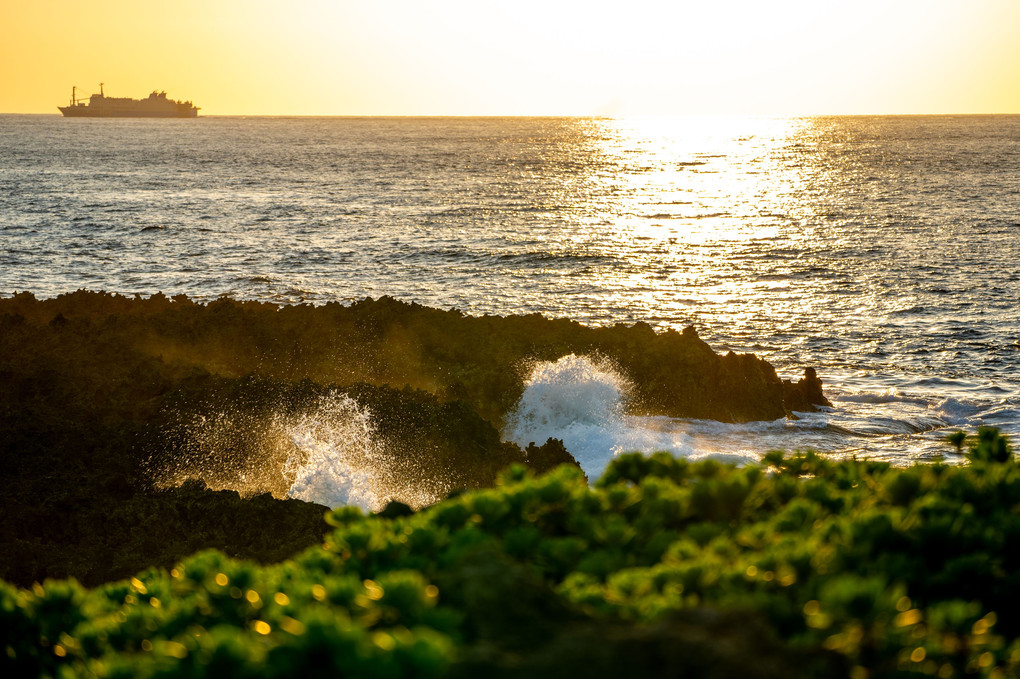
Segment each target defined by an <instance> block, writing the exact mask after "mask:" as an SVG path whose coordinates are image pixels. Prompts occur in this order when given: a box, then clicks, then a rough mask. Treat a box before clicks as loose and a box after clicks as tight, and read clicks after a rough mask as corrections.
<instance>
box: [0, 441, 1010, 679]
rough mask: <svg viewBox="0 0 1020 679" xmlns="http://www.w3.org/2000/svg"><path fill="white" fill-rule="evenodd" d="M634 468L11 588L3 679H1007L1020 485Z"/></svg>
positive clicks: (928, 476)
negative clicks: (117, 572)
mask: <svg viewBox="0 0 1020 679" xmlns="http://www.w3.org/2000/svg"><path fill="white" fill-rule="evenodd" d="M999 441H1004V439H1003V438H1002V437H1001V436H1000V435H998V433H997V432H993V433H979V434H978V436H977V438H976V440H975V442H974V444H973V448H972V450H977V451H990V454H986V453H985V452H975V454H973V455H972V463H971V464H970V465H967V466H947V465H944V464H941V463H936V464H930V465H917V466H914V467H910V468H904V469H897V468H891V467H889V466H888V465H885V464H881V463H875V462H869V461H858V460H844V461H833V460H828V459H826V458H823V457H821V456H818V455H816V454H813V453H797V454H794V455H790V456H785V455H781V454H778V453H776V454H770V455H769V456H768V457H767V459H766V466H763V467H756V466H749V467H744V468H734V467H730V466H725V465H720V464H718V463H714V462H709V461H705V462H698V463H690V462H688V461H686V460H682V459H675V458H673V457H671V456H668V455H664V454H657V455H652V456H648V457H644V456H640V455H623V456H620V457H619V458H618V459H617V460H616V461H615V462H614V463H613V464H612V465H611V466H610V468H609V470H608V471H607V473H606V475H605V476H604V477H603V478H602V479H600V480H599V482H598V483H597V484H596V485H595V486H594V487H592V486H589V485H588V483H587V482H586V480H585V479H584V477H583V475H581V474H580V473H579V471H578V470H577V469H576V468H570V467H562V468H559V469H557V470H555V471H553V472H551V473H548V474H545V475H542V476H535V475H534V474H533V472H531V471H529V470H527V469H526V468H524V467H521V466H517V467H513V468H511V469H509V470H508V471H507V472H506V473H504V474H503V475H502V476H501V477H500V478H499V480H498V482H497V485H496V487H494V488H492V489H488V490H477V491H470V492H465V493H461V494H459V495H457V496H456V497H453V498H450V499H448V500H446V501H444V502H441V503H438V504H436V505H434V506H432V507H428V508H426V509H423V510H421V511H418V512H415V513H406V512H397V513H396V514H397V515H395V516H392V517H384V516H380V515H364V514H362V513H361V512H359V511H357V510H353V509H349V508H343V509H339V510H336V511H335V512H332V513H331V514H330V516H329V517H328V520H329V523H330V525H331V526H333V530H332V532H331V533H329V535H327V537H326V539H325V541H324V543H323V544H322V545H321V546H316V547H313V548H310V549H308V550H306V551H305V552H304V553H302V554H301V555H299V556H297V557H296V558H294V559H293V560H290V561H285V562H283V563H280V564H277V565H264V566H259V565H256V564H253V563H250V562H245V561H238V560H235V559H232V558H228V557H226V556H224V555H223V554H221V553H219V552H215V551H210V552H203V553H199V554H196V555H195V556H192V557H190V558H188V559H186V560H184V561H183V562H181V563H179V564H178V565H177V566H175V567H174V568H173V569H172V570H171V571H169V572H167V571H164V570H160V569H152V570H149V571H146V572H144V573H141V574H139V575H138V576H137V577H136V578H132V579H130V580H126V581H121V582H117V583H112V584H109V585H105V586H103V587H101V588H98V589H93V590H85V589H83V588H81V587H80V586H79V585H77V583H75V582H74V581H48V582H46V583H44V584H43V585H36V586H35V587H33V588H32V589H30V590H17V589H14V588H11V587H9V586H3V587H0V638H2V639H3V640H4V641H3V643H4V644H5V646H6V647H5V649H4V650H5V655H0V664H2V665H4V667H2V668H0V671H2V672H3V674H4V676H40V675H53V676H55V675H57V674H60V673H62V672H63V673H65V674H67V675H68V676H70V675H77V674H85V673H90V674H95V675H96V676H107V677H109V676H143V677H145V676H151V677H164V676H214V675H217V674H219V675H229V676H251V677H263V676H278V675H280V676H282V675H288V676H295V675H300V676H304V675H305V674H320V673H321V674H325V673H332V674H342V675H343V676H364V677H404V676H423V677H427V676H454V677H460V676H464V677H467V676H482V675H484V676H500V677H502V676H507V677H510V676H514V677H518V676H519V677H530V676H562V675H563V674H564V673H566V672H568V671H569V672H583V673H585V674H590V675H594V676H619V675H620V674H624V675H627V676H664V675H687V676H699V677H841V676H842V677H864V676H868V677H911V676H919V677H920V676H937V677H970V676H980V677H989V678H992V677H1006V676H1016V674H1017V672H1018V671H1020V613H1018V612H1020V579H1018V578H1017V577H1016V574H1017V572H1018V571H1020V550H1017V549H1015V548H1013V545H1015V544H1016V540H1017V539H1018V538H1020V467H1018V465H1017V464H1016V463H1015V462H1014V461H1013V458H1012V456H1007V457H1005V458H1003V457H1002V456H1000V455H999V454H998V452H997V451H1000V450H1003V449H1004V450H1007V451H1008V445H1006V444H1005V443H1003V444H1002V446H1005V448H1003V447H1000V444H999V443H998V442H999Z"/></svg>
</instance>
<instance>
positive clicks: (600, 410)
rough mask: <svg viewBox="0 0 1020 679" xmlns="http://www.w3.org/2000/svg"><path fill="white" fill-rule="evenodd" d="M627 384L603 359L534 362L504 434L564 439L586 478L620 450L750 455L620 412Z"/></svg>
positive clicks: (741, 459)
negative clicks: (702, 444) (698, 442)
mask: <svg viewBox="0 0 1020 679" xmlns="http://www.w3.org/2000/svg"><path fill="white" fill-rule="evenodd" d="M628 390H629V384H628V382H627V380H626V379H625V378H623V377H622V376H621V375H620V374H619V372H618V371H617V370H616V369H614V367H613V366H612V365H611V364H609V363H608V362H607V361H601V360H597V359H592V358H590V357H586V356H576V355H574V354H571V355H569V356H564V357H563V358H560V359H559V360H558V361H555V362H541V363H537V364H536V365H535V366H534V368H533V369H532V371H531V376H530V377H529V378H528V382H527V386H526V387H525V390H524V394H523V395H522V396H521V400H520V402H519V403H518V404H517V408H516V409H515V410H514V412H513V413H511V414H510V416H509V417H508V418H507V426H506V429H505V431H504V436H505V438H507V439H508V440H510V441H513V442H515V443H517V444H518V445H520V446H522V447H524V446H527V445H528V443H530V442H535V443H544V442H545V441H546V440H547V439H549V438H557V439H561V440H562V441H563V444H564V445H565V446H566V448H567V450H568V451H569V452H570V454H571V455H573V456H574V459H576V460H577V461H578V463H579V464H580V465H581V468H582V469H583V470H584V472H585V474H587V475H588V478H589V479H590V480H591V481H595V480H596V479H598V477H599V476H601V475H602V473H603V472H604V471H605V469H606V466H607V465H608V464H609V463H610V461H612V459H613V458H614V457H615V456H616V455H619V454H620V453H623V452H630V451H637V452H643V453H651V452H655V451H666V452H669V453H672V454H674V455H677V456H680V457H690V458H693V459H700V458H704V457H713V458H717V459H720V460H721V461H725V462H735V463H745V462H748V461H749V460H752V459H755V458H754V456H751V455H746V454H742V453H731V452H729V451H717V450H712V449H701V448H696V447H695V446H694V445H693V444H692V439H691V437H690V436H689V435H688V434H687V433H685V432H684V431H683V430H681V429H680V428H679V427H678V426H677V425H678V424H679V421H677V420H671V419H669V418H649V417H634V416H629V415H626V414H625V405H626V399H627V392H628Z"/></svg>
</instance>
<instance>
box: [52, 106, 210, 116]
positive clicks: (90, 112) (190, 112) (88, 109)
mask: <svg viewBox="0 0 1020 679" xmlns="http://www.w3.org/2000/svg"><path fill="white" fill-rule="evenodd" d="M57 108H58V109H59V110H60V112H61V113H62V114H64V117H65V118H197V117H198V109H197V108H195V107H190V108H181V109H177V110H168V111H146V110H131V109H112V108H108V109H95V107H93V106H58V107H57Z"/></svg>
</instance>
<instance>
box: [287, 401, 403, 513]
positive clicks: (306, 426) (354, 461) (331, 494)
mask: <svg viewBox="0 0 1020 679" xmlns="http://www.w3.org/2000/svg"><path fill="white" fill-rule="evenodd" d="M279 420H281V421H279V422H278V427H279V428H280V429H281V430H282V431H283V432H285V435H286V437H287V440H288V441H289V443H290V445H291V446H292V450H291V453H290V455H289V456H288V457H287V461H286V462H285V463H284V469H283V471H284V474H285V476H287V477H288V478H291V477H293V479H294V480H293V482H292V483H291V486H290V489H289V490H288V491H287V497H292V498H297V499H299V500H305V501H307V502H315V503H318V504H321V505H326V506H328V507H331V508H336V507H339V506H341V505H355V506H358V507H361V508H362V509H365V510H367V511H378V510H379V509H382V507H383V505H384V504H385V499H384V498H385V496H384V495H383V493H382V488H381V487H380V485H381V483H380V481H381V479H380V478H379V472H380V471H381V470H383V469H385V468H386V466H387V465H386V460H385V457H386V455H385V451H384V449H383V447H382V445H381V444H380V443H379V440H378V437H377V435H376V431H375V427H374V426H373V424H372V417H371V413H370V412H369V411H368V409H367V408H363V407H362V406H360V405H358V403H357V402H356V401H355V400H354V399H352V398H351V397H349V396H346V395H332V396H328V397H324V398H323V399H321V401H320V403H319V407H318V408H315V409H314V410H312V411H311V412H307V413H302V414H300V415H297V416H293V417H280V418H279Z"/></svg>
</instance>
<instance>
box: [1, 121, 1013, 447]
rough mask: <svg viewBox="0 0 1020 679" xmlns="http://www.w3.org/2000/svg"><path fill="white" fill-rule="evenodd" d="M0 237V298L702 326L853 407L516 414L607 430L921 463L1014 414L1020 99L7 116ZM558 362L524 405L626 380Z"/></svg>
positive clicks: (670, 442) (661, 442) (587, 434)
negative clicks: (811, 378) (904, 112)
mask: <svg viewBox="0 0 1020 679" xmlns="http://www.w3.org/2000/svg"><path fill="white" fill-rule="evenodd" d="M0 234H2V240H0V294H2V295H11V294H13V293H14V292H15V291H20V290H29V291H31V292H33V293H34V294H35V295H36V296H39V297H51V296H55V295H58V294H60V293H63V292H68V291H73V290H76V289H78V288H87V289H91V290H107V291H112V292H119V293H125V294H132V293H140V294H142V295H148V294H151V293H154V292H156V291H162V292H164V293H166V294H168V295H172V294H177V293H185V294H187V295H189V296H191V297H193V298H197V299H200V300H211V299H214V298H216V297H218V296H220V295H230V296H232V297H235V298H239V299H260V300H267V301H274V302H284V303H295V302H310V303H316V304H318V303H323V302H327V301H333V300H338V301H342V302H346V301H351V300H354V299H359V298H364V297H366V296H371V297H377V296H380V295H384V294H386V295H392V296H394V297H397V298H400V299H404V300H413V301H417V302H420V303H423V304H428V305H431V306H437V307H441V308H453V307H456V308H459V309H461V310H463V311H466V312H469V313H472V314H483V313H496V314H519V313H532V312H539V313H543V314H546V315H548V316H557V317H567V318H572V319H575V320H578V321H581V322H584V323H589V324H611V323H616V322H624V323H633V322H635V321H639V320H643V321H647V322H649V323H651V324H652V325H654V326H656V327H658V328H667V327H672V328H682V327H684V326H687V325H690V324H693V325H695V326H696V327H697V328H698V330H699V332H700V333H701V336H702V337H703V338H704V339H706V340H707V341H708V342H709V343H710V344H711V345H712V346H713V348H715V349H716V350H718V351H725V350H729V349H732V350H735V351H741V352H743V351H752V352H754V353H756V354H758V355H760V356H763V357H764V358H766V359H768V360H769V361H771V362H772V363H773V364H774V365H775V366H776V367H777V369H778V371H779V373H780V375H782V376H784V377H798V376H799V375H800V374H801V372H802V370H803V367H804V366H814V367H816V368H817V370H818V372H819V375H820V376H821V377H822V379H823V380H824V382H825V386H826V391H827V393H828V394H829V396H830V398H831V399H832V400H833V402H834V405H835V406H836V407H835V409H834V410H833V411H832V412H827V413H820V414H812V415H806V416H804V417H803V418H802V419H799V420H795V421H777V422H771V423H752V424H748V425H739V426H736V425H720V424H718V423H712V422H690V421H676V420H667V419H664V418H640V417H623V418H622V419H620V418H619V417H617V415H616V414H612V413H616V411H615V410H613V407H611V404H610V406H606V407H609V410H608V411H607V410H604V409H603V410H599V408H595V409H594V410H593V411H592V412H590V413H587V414H577V413H576V412H575V413H574V414H573V415H571V416H570V417H573V418H574V420H573V421H566V420H564V421H557V420H555V418H554V419H552V420H550V419H549V418H544V419H542V418H539V419H541V420H542V422H543V423H544V424H543V425H542V426H543V427H545V429H541V431H539V430H534V431H524V432H523V433H521V432H518V434H519V435H520V436H527V435H529V434H530V435H536V434H540V433H544V432H546V431H548V433H551V434H556V433H558V434H560V435H562V436H563V437H564V438H565V439H568V448H569V447H570V445H571V443H570V440H573V441H574V443H573V445H574V446H575V448H577V449H580V448H581V447H583V446H587V447H586V448H585V451H586V452H585V453H584V454H585V455H587V454H593V455H596V457H598V452H597V451H601V450H610V451H612V450H621V449H626V448H646V449H648V448H666V449H670V450H674V451H675V452H677V454H684V455H706V454H708V455H724V454H733V455H736V456H737V457H739V458H744V459H746V458H752V459H753V458H755V457H757V456H760V455H761V453H763V452H764V451H767V450H769V449H773V448H785V449H793V448H801V447H813V448H816V449H819V450H823V451H827V452H830V453H833V454H841V455H849V454H856V455H867V456H872V457H880V458H883V459H889V460H893V461H895V462H897V463H901V464H902V463H909V462H910V461H911V460H914V459H917V458H928V457H931V456H933V455H935V454H937V453H939V452H948V449H947V448H946V447H945V446H944V445H943V444H941V443H940V439H941V437H942V436H944V435H945V433H946V432H947V431H949V430H952V429H955V428H958V427H964V428H967V429H973V428H975V427H976V426H978V425H980V424H990V425H994V426H998V427H1000V428H1002V429H1003V430H1005V431H1007V432H1008V433H1011V434H1013V435H1014V436H1016V435H1017V434H1020V117H1017V116H989V117H863V118H862V117H845V118H844V117H826V118H779V119H690V118H687V119H648V120H597V119H570V118H556V119H548V118H506V119H500V118H483V119H402V118H293V119H287V118H252V119H245V118H200V119H197V120H131V119H125V120H72V119H63V118H60V117H57V116H0ZM547 368H548V369H546V370H545V371H544V372H543V373H542V377H541V379H539V378H538V377H537V376H536V381H535V384H534V385H533V386H534V389H533V390H532V391H530V392H529V394H528V398H530V399H532V401H529V403H530V405H529V404H522V410H523V409H526V407H527V408H531V409H532V410H533V411H535V412H537V411H541V410H542V409H543V408H548V407H549V405H550V404H549V402H548V400H544V401H543V400H542V399H549V398H556V397H557V396H556V394H558V393H561V392H562V393H565V394H567V395H568V396H566V397H568V398H576V397H577V390H578V389H581V390H582V391H584V390H586V389H592V390H594V393H598V394H604V393H606V391H605V385H606V384H607V383H611V384H617V382H616V381H615V379H616V378H615V377H612V376H610V377H606V376H605V373H599V372H598V371H595V373H592V371H591V370H587V369H578V368H577V366H572V367H571V366H560V367H559V368H558V369H554V368H555V366H553V367H549V366H547ZM550 370H551V372H550ZM592 374H596V375H601V377H599V376H597V377H596V378H595V379H594V381H591V382H590V383H581V384H578V383H577V381H578V380H582V381H583V380H586V379H587V380H591V379H592V378H591V375H592ZM585 375H587V376H585ZM557 380H558V382H557ZM607 380H608V381H607ZM550 385H552V386H550ZM557 385H558V386H557ZM561 387H562V388H561ZM622 396H623V395H622V394H621V397H622ZM599 398H602V397H601V396H600V397H599ZM611 400H612V399H610V401H611ZM596 401H598V399H596ZM599 402H600V403H601V401H599ZM599 407H600V408H601V407H602V406H599ZM535 409H537V411H536V410H535ZM568 410H569V409H568ZM552 411H555V412H565V411H562V410H557V409H555V408H553V409H552ZM552 411H550V412H552ZM607 413H610V414H607ZM586 418H587V419H586ZM613 418H617V419H613ZM588 420H591V421H588ZM608 420H613V421H611V422H610V421H608ZM579 432H580V433H579ZM575 434H576V436H575ZM507 435H508V436H510V435H512V432H508V433H507ZM571 436H574V439H570V437H571ZM1017 443H1018V444H1020V438H1018V439H1017ZM593 450H594V451H596V452H595V453H592V451H593ZM600 464H602V462H599V463H598V464H597V465H596V467H597V466H598V465H600Z"/></svg>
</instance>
